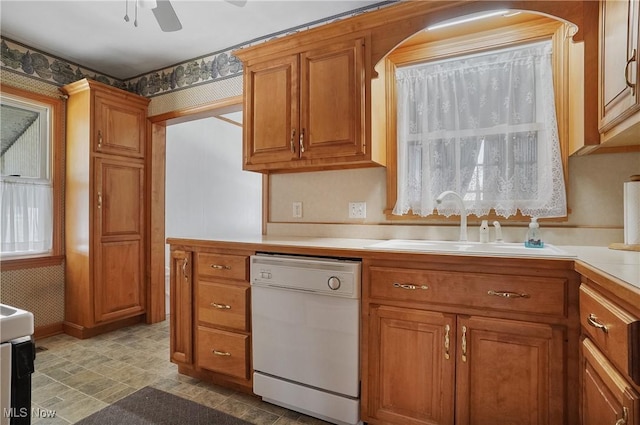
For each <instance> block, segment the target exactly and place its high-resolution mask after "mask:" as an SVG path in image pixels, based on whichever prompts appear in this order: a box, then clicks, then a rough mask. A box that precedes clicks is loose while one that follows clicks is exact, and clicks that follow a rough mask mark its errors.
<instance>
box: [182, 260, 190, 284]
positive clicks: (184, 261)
mask: <svg viewBox="0 0 640 425" xmlns="http://www.w3.org/2000/svg"><path fill="white" fill-rule="evenodd" d="M188 262H189V259H187V258H185V259H184V260H182V276H184V280H188V279H189V276H187V263H188Z"/></svg>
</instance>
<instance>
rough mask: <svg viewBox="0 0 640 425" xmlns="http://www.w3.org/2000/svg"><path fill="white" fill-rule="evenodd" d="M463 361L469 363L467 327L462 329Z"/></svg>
mask: <svg viewBox="0 0 640 425" xmlns="http://www.w3.org/2000/svg"><path fill="white" fill-rule="evenodd" d="M462 361H463V362H466V361H467V327H466V326H463V327H462Z"/></svg>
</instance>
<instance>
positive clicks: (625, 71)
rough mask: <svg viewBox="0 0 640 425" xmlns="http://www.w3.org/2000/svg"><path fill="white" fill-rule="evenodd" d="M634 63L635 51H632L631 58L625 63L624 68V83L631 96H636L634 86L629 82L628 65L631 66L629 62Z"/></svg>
mask: <svg viewBox="0 0 640 425" xmlns="http://www.w3.org/2000/svg"><path fill="white" fill-rule="evenodd" d="M635 61H636V49H633V52H632V53H631V57H630V58H629V60H628V61H627V65H626V66H625V68H624V81H625V83H627V87H629V88H630V89H631V95H632V96H635V95H636V85H635V84H634V83H632V82H631V81H629V65H631V62H635Z"/></svg>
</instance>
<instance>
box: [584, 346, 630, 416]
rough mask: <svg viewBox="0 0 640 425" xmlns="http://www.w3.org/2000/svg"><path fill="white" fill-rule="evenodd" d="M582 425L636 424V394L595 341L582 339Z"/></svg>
mask: <svg viewBox="0 0 640 425" xmlns="http://www.w3.org/2000/svg"><path fill="white" fill-rule="evenodd" d="M580 367H581V372H582V379H581V381H582V388H581V390H582V402H581V409H582V425H601V424H613V425H638V424H640V395H638V392H636V391H635V390H634V389H633V387H632V386H631V385H630V384H629V382H628V381H627V380H626V379H625V378H624V377H623V376H622V375H621V374H620V373H619V372H618V371H617V370H616V369H615V367H614V366H613V365H612V364H611V362H609V360H607V358H606V357H605V356H604V354H602V352H601V351H600V350H598V348H597V347H596V346H595V344H594V343H593V342H592V341H591V340H590V339H589V338H585V339H584V340H583V341H582V355H581V364H580Z"/></svg>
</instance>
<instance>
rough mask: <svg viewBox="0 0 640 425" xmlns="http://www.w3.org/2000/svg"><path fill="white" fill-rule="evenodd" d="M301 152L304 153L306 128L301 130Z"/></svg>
mask: <svg viewBox="0 0 640 425" xmlns="http://www.w3.org/2000/svg"><path fill="white" fill-rule="evenodd" d="M300 153H301V154H302V153H304V128H303V129H302V131H301V132H300Z"/></svg>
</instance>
